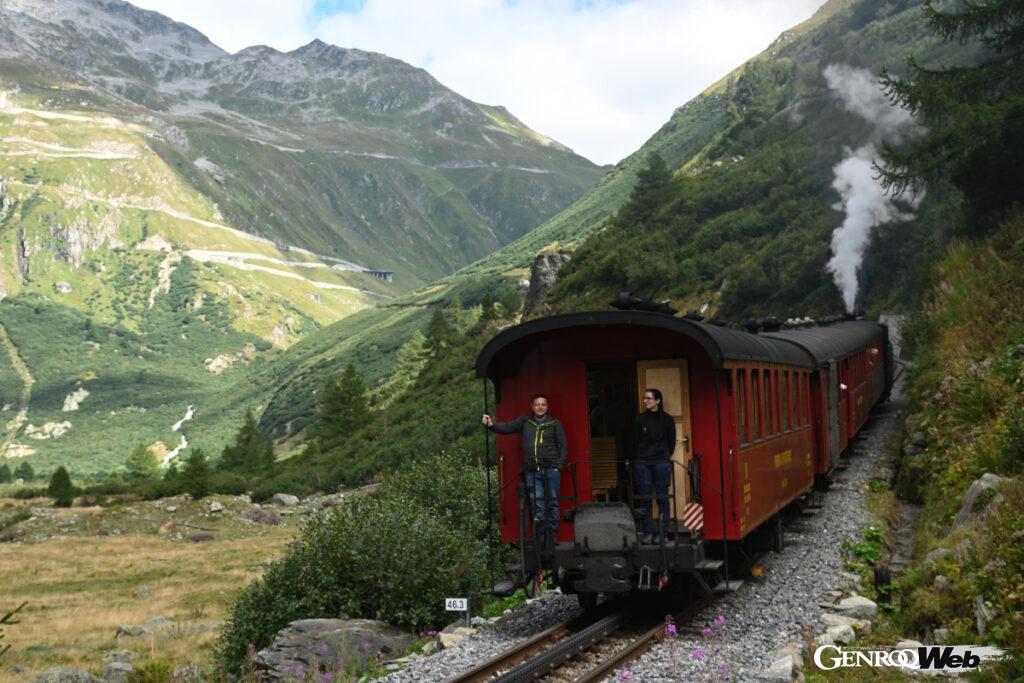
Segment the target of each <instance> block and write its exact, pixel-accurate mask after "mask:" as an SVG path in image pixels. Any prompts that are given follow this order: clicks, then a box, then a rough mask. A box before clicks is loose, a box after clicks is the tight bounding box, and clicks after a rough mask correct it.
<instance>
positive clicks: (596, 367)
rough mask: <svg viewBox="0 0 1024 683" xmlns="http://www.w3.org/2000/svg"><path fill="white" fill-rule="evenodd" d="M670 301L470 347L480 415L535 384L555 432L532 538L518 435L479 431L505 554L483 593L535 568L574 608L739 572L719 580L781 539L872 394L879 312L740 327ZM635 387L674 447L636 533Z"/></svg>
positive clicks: (522, 400) (859, 422) (717, 580)
mask: <svg viewBox="0 0 1024 683" xmlns="http://www.w3.org/2000/svg"><path fill="white" fill-rule="evenodd" d="M672 313H674V312H673V311H668V312H659V311H656V310H635V309H634V310H631V309H629V307H626V310H614V311H601V312H591V313H572V314H566V315H557V316H552V317H548V318H541V319H538V320H533V321H529V322H526V323H523V324H520V325H517V326H514V327H511V328H508V329H506V330H504V331H502V332H500V333H499V334H498V335H496V336H495V337H494V338H493V339H491V340H490V341H489V342H488V343H487V344H486V345H485V347H484V348H483V350H482V351H481V353H480V355H479V356H478V358H477V361H476V373H477V376H479V377H481V378H486V379H489V380H490V381H491V382H492V384H493V386H494V390H495V412H496V418H497V420H499V421H510V420H513V419H514V418H515V417H517V416H518V415H520V414H522V413H523V412H528V411H529V406H530V399H531V396H532V395H533V394H534V393H535V392H544V393H546V394H547V396H548V398H549V405H550V412H551V414H552V415H553V416H555V417H557V418H558V419H559V420H560V421H561V422H562V424H563V426H564V428H565V432H566V437H567V440H568V445H569V457H568V462H567V464H566V466H565V467H564V469H563V473H562V476H561V489H560V491H559V492H558V498H559V503H560V515H559V521H558V532H557V535H556V538H555V539H550V537H549V538H548V540H546V541H545V538H544V536H545V535H544V534H543V533H540V534H538V532H537V531H535V529H534V524H533V522H534V518H535V517H536V516H537V515H536V514H535V511H534V510H533V509H532V508H533V506H534V505H540V503H539V502H536V501H531V499H530V496H529V495H527V491H526V486H525V477H524V468H523V462H522V460H523V455H522V449H521V448H520V443H519V440H520V436H519V435H518V434H509V435H500V436H498V437H496V442H497V453H496V470H497V487H498V488H497V492H498V510H497V513H496V514H497V523H498V526H499V530H500V536H501V539H502V541H503V542H504V543H506V544H510V545H511V547H512V548H514V549H515V551H516V554H517V556H518V558H517V560H516V561H515V562H514V563H512V564H510V565H509V566H508V567H507V568H506V574H507V577H506V579H505V580H502V581H499V582H497V583H496V584H495V585H494V588H493V590H494V592H495V593H496V594H508V593H511V592H512V591H514V590H515V589H516V588H517V587H521V586H531V585H536V582H537V581H538V580H539V578H540V577H541V576H545V577H552V578H553V579H554V581H555V582H556V584H557V585H559V586H560V587H561V589H562V591H563V592H564V593H576V594H577V595H578V597H579V600H580V603H581V604H582V605H583V606H584V607H591V606H593V605H595V604H596V603H597V600H598V595H600V594H604V595H606V596H614V595H615V594H626V593H631V592H634V591H658V590H662V589H664V588H665V587H666V586H668V585H671V584H676V585H678V584H685V585H688V586H689V587H690V588H691V589H692V588H693V587H696V588H697V589H699V590H700V591H703V592H708V593H710V592H713V591H718V592H725V591H728V590H731V589H733V588H735V587H736V586H737V585H738V584H739V583H741V581H736V580H731V579H733V577H736V576H737V575H742V571H737V569H739V568H740V567H741V565H743V564H744V563H746V564H747V566H748V567H749V566H750V562H749V560H750V558H751V557H752V556H753V554H754V553H755V552H758V551H759V550H768V549H772V548H774V549H777V550H778V549H781V544H782V540H783V535H782V524H781V514H780V513H781V512H782V511H783V509H785V508H787V506H789V505H791V504H792V503H793V502H794V501H796V500H797V499H798V498H801V497H802V496H804V495H805V494H812V495H817V494H816V493H813V492H816V491H820V490H823V489H825V488H827V486H828V482H829V480H830V477H831V475H832V473H833V471H834V469H835V467H836V465H837V462H838V460H839V456H840V454H841V453H842V452H843V450H844V449H845V448H846V446H847V444H848V442H849V441H850V439H851V438H852V437H853V436H854V435H855V434H856V433H857V431H858V430H860V429H861V428H862V427H863V426H864V424H865V422H866V421H867V420H868V417H869V412H870V411H871V409H872V408H873V407H874V406H875V405H876V404H877V403H879V402H880V401H883V400H885V399H886V398H887V396H888V392H889V389H890V387H891V384H892V376H893V372H892V370H893V364H892V358H891V348H890V345H889V335H888V329H887V327H886V326H885V325H883V324H880V323H877V322H872V321H868V320H863V319H860V320H844V321H841V322H835V323H833V324H829V325H824V326H815V327H804V328H800V329H781V328H780V326H778V325H767V326H766V327H765V329H763V330H761V331H760V333H754V332H751V331H743V330H738V329H733V328H729V327H725V326H723V325H718V324H713V323H711V322H706V321H703V320H702V319H700V317H699V316H692V315H691V316H685V317H678V316H675V315H673V314H672ZM755 329H756V326H755ZM652 387H653V388H658V389H660V390H661V392H662V394H663V396H664V401H663V406H664V409H665V411H666V412H667V413H669V414H670V415H671V416H672V418H673V420H674V421H675V426H676V444H675V450H674V452H673V453H672V459H671V462H672V470H673V475H672V477H671V484H670V488H669V501H668V502H669V506H668V515H667V516H666V517H667V518H665V519H658V520H656V523H657V524H658V525H660V529H661V533H659V534H656V535H655V537H654V538H653V539H651V540H650V542H645V541H646V540H647V539H645V538H644V535H643V534H641V533H640V530H641V528H642V524H643V521H644V520H643V519H642V516H643V513H642V512H641V510H642V509H643V508H644V506H643V505H642V504H641V503H642V502H643V501H642V500H641V497H640V496H639V495H638V494H637V493H636V487H635V486H634V482H633V478H634V476H635V473H634V469H635V464H636V460H635V456H636V444H635V443H634V438H633V425H634V420H635V419H636V416H637V415H638V414H639V413H640V412H641V411H642V410H643V408H642V407H641V405H642V403H641V397H642V395H643V392H644V390H645V389H647V388H652ZM653 507H654V510H653V512H652V515H653V516H654V517H658V515H659V513H658V510H657V508H658V507H659V506H653ZM651 521H652V523H655V520H651ZM537 526H538V527H543V526H544V525H543V524H538V525H537ZM730 562H732V564H733V566H732V569H730V566H729V563H730Z"/></svg>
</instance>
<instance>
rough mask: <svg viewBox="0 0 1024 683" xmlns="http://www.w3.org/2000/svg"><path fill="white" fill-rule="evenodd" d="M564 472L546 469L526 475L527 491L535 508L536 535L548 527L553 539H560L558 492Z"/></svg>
mask: <svg viewBox="0 0 1024 683" xmlns="http://www.w3.org/2000/svg"><path fill="white" fill-rule="evenodd" d="M561 483H562V472H561V471H560V470H557V469H546V470H541V471H539V472H527V473H526V490H527V492H529V494H530V505H531V506H533V521H534V534H535V535H536V534H537V532H538V531H540V530H541V529H543V528H545V526H546V527H547V529H548V531H549V532H550V533H551V538H552V539H556V538H558V492H559V485H560V484H561Z"/></svg>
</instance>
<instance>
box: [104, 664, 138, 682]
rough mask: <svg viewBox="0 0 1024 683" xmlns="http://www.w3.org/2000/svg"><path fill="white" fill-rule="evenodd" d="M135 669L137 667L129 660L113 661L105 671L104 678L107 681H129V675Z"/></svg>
mask: <svg viewBox="0 0 1024 683" xmlns="http://www.w3.org/2000/svg"><path fill="white" fill-rule="evenodd" d="M133 671H135V667H134V666H132V665H131V664H129V663H128V662H112V663H110V664H108V665H107V669H106V671H104V672H103V680H104V681H107V683H128V678H129V675H130V674H131V673H132V672H133Z"/></svg>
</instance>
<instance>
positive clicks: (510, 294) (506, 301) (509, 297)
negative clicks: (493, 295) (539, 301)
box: [501, 289, 523, 316]
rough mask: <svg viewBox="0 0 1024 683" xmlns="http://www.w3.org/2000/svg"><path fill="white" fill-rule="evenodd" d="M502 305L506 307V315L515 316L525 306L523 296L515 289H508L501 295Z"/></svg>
mask: <svg viewBox="0 0 1024 683" xmlns="http://www.w3.org/2000/svg"><path fill="white" fill-rule="evenodd" d="M501 307H502V308H503V309H505V315H507V316H514V315H516V314H517V313H519V309H520V308H522V307H523V298H522V297H521V296H519V292H517V291H516V290H514V289H506V290H505V292H504V293H503V294H502V295H501Z"/></svg>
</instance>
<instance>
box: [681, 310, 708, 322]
mask: <svg viewBox="0 0 1024 683" xmlns="http://www.w3.org/2000/svg"><path fill="white" fill-rule="evenodd" d="M683 317H684V318H686V319H687V320H693V321H694V322H698V323H699V322H700V321H701V320H703V319H704V316H702V315H701V314H700V313H698V312H697V311H695V310H693V309H692V308H691V309H690V310H688V311H687V312H686V315H684V316H683Z"/></svg>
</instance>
